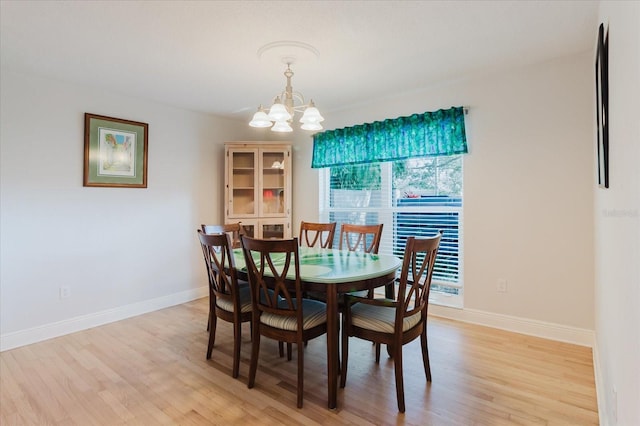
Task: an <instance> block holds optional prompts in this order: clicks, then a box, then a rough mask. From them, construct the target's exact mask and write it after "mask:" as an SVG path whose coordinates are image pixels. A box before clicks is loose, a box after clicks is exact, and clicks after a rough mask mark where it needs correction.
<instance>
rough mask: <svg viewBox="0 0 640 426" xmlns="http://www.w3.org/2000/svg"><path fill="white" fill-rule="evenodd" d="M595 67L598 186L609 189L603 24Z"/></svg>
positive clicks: (606, 50) (605, 34)
mask: <svg viewBox="0 0 640 426" xmlns="http://www.w3.org/2000/svg"><path fill="white" fill-rule="evenodd" d="M595 65H596V67H595V71H596V76H595V77H596V79H595V80H596V137H597V151H598V156H597V157H598V186H599V187H600V188H609V31H608V29H607V31H605V28H604V24H600V27H599V28H598V44H597V47H596V61H595Z"/></svg>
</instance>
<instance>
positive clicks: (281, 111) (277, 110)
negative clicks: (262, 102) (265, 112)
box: [269, 101, 291, 121]
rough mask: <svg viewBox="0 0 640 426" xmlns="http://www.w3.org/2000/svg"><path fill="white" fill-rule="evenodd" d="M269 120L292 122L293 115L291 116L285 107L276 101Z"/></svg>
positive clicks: (270, 111)
mask: <svg viewBox="0 0 640 426" xmlns="http://www.w3.org/2000/svg"><path fill="white" fill-rule="evenodd" d="M269 119H270V120H272V121H287V120H291V114H289V111H287V108H286V107H285V106H284V105H282V104H281V103H279V102H277V101H276V102H275V103H274V104H273V105H271V109H270V110H269Z"/></svg>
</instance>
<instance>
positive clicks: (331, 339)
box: [327, 285, 338, 408]
mask: <svg viewBox="0 0 640 426" xmlns="http://www.w3.org/2000/svg"><path fill="white" fill-rule="evenodd" d="M327 382H328V385H329V394H328V398H329V401H328V405H329V408H336V406H337V399H338V395H337V394H338V294H337V291H336V287H335V286H333V285H328V286H327Z"/></svg>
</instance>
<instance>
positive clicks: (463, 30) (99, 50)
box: [0, 0, 598, 120]
mask: <svg viewBox="0 0 640 426" xmlns="http://www.w3.org/2000/svg"><path fill="white" fill-rule="evenodd" d="M597 9H598V2H596V1H118V2H115V1H113V2H110V1H7V0H2V3H1V10H0V18H1V21H0V51H1V56H0V59H1V65H2V69H3V70H12V71H16V72H21V73H29V74H38V75H42V76H46V77H49V78H55V79H59V80H64V81H70V82H73V83H77V84H83V85H92V86H98V87H102V88H104V89H106V90H109V91H115V92H118V93H122V94H127V95H130V96H133V97H138V98H144V99H150V100H154V101H158V102H161V103H164V104H169V105H173V106H177V107H180V108H186V109H190V110H196V111H203V112H207V113H213V114H217V115H222V116H227V117H232V118H238V119H247V120H249V119H250V117H251V115H252V114H253V112H254V111H255V108H256V107H257V106H258V104H260V103H264V104H269V103H270V102H271V100H272V98H273V97H274V96H275V95H276V94H278V93H279V92H280V91H282V90H283V89H284V85H285V78H284V76H283V74H282V73H283V72H284V68H285V65H284V64H283V63H281V58H280V56H282V54H290V53H293V54H294V55H295V56H298V59H297V61H296V63H294V65H293V66H292V69H293V71H294V72H295V76H294V77H293V88H294V90H297V91H300V92H302V94H304V95H305V96H306V97H309V96H310V97H312V98H313V99H314V101H315V103H316V105H317V106H318V108H319V109H320V110H321V111H332V110H333V111H335V110H338V109H340V108H342V107H344V106H349V105H357V104H359V103H363V102H370V101H371V100H373V99H381V98H384V97H386V96H390V95H393V94H394V93H397V92H405V91H414V90H417V89H419V88H423V87H426V86H429V85H433V84H438V83H439V82H442V81H446V80H450V79H455V78H461V77H465V76H468V75H471V74H479V73H489V72H493V71H495V70H499V69H504V68H511V67H518V66H521V65H525V64H530V63H537V62H542V61H547V60H550V59H554V58H557V57H561V56H566V55H571V54H576V53H579V52H584V51H588V50H592V49H593V46H594V34H595V33H596V28H597ZM282 40H290V41H296V42H302V43H307V44H310V45H312V46H313V47H314V48H315V49H317V51H318V52H319V55H318V56H317V57H316V56H315V55H313V54H310V53H309V52H307V51H301V50H296V49H292V51H291V52H283V51H281V50H275V51H270V52H268V53H267V54H264V55H263V56H262V57H259V56H258V54H257V52H258V49H259V48H260V47H262V46H263V45H265V44H267V43H271V42H276V41H282Z"/></svg>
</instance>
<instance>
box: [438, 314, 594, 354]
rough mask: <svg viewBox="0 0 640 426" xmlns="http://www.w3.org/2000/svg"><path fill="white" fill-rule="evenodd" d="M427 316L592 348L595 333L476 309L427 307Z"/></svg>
mask: <svg viewBox="0 0 640 426" xmlns="http://www.w3.org/2000/svg"><path fill="white" fill-rule="evenodd" d="M429 314H430V315H434V316H439V317H443V318H449V319H454V320H457V321H463V322H468V323H472V324H478V325H484V326H487V327H493V328H498V329H501V330H506V331H513V332H515V333H522V334H526V335H529V336H536V337H542V338H545V339H550V340H556V341H560V342H566V343H572V344H575V345H580V346H588V347H590V348H593V347H594V343H595V332H594V331H593V330H587V329H584V328H577V327H569V326H566V325H561V324H555V323H550V322H545V321H538V320H533V319H528V318H520V317H514V316H510V315H503V314H496V313H492V312H486V311H480V310H476V309H457V308H449V307H445V306H439V305H431V304H430V305H429Z"/></svg>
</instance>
